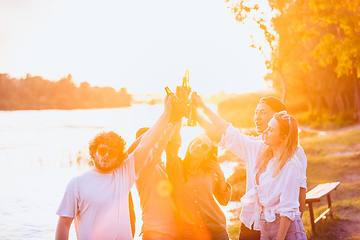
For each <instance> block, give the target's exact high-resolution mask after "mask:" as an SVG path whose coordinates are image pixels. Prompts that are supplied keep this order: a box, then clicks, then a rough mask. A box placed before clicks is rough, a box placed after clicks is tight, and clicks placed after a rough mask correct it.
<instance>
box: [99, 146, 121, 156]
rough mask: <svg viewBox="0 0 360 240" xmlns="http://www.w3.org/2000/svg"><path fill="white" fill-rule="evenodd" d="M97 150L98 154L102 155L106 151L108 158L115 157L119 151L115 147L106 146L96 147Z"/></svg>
mask: <svg viewBox="0 0 360 240" xmlns="http://www.w3.org/2000/svg"><path fill="white" fill-rule="evenodd" d="M97 152H98V154H99V155H100V156H102V157H104V156H105V155H106V153H107V154H108V156H109V158H116V157H117V156H118V154H119V152H118V151H117V150H115V149H108V148H107V147H98V148H97Z"/></svg>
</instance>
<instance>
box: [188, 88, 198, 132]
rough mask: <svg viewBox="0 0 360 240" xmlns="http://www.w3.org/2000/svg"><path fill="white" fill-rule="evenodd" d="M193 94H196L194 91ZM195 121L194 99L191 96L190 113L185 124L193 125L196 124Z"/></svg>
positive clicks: (195, 108)
mask: <svg viewBox="0 0 360 240" xmlns="http://www.w3.org/2000/svg"><path fill="white" fill-rule="evenodd" d="M194 94H196V92H194ZM196 121H197V107H196V102H195V101H194V99H193V98H191V100H190V113H189V118H188V122H187V125H188V126H189V127H195V126H196Z"/></svg>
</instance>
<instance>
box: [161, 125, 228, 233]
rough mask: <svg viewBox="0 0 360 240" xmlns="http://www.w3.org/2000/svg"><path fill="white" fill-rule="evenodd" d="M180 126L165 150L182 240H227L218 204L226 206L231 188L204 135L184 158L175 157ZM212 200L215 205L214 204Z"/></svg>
mask: <svg viewBox="0 0 360 240" xmlns="http://www.w3.org/2000/svg"><path fill="white" fill-rule="evenodd" d="M180 129H181V122H180V123H178V124H177V126H176V128H175V131H174V134H173V136H172V138H171V140H170V141H169V143H168V146H167V147H166V150H165V151H166V169H167V173H168V177H169V181H170V183H171V185H172V187H173V192H174V197H175V202H176V204H177V206H178V209H179V212H180V216H181V218H182V224H181V233H182V238H183V239H188V240H198V239H199V240H200V239H201V240H211V239H219V240H222V239H229V237H228V234H227V232H226V219H225V215H224V213H223V212H222V211H221V209H220V207H219V205H218V203H219V204H221V205H223V206H226V205H227V204H228V202H229V200H230V196H231V186H230V184H229V183H228V182H226V180H225V176H224V173H223V171H222V170H221V168H220V164H219V162H218V159H217V147H215V146H214V144H213V142H212V141H211V140H210V138H209V137H208V136H206V135H200V136H198V137H196V138H195V139H194V140H193V141H192V142H191V143H190V145H189V146H188V149H187V151H186V155H185V158H184V159H183V160H182V159H181V158H180V157H178V153H179V148H180V142H181V136H180ZM214 196H215V198H216V200H217V201H218V203H217V202H216V201H215V199H214Z"/></svg>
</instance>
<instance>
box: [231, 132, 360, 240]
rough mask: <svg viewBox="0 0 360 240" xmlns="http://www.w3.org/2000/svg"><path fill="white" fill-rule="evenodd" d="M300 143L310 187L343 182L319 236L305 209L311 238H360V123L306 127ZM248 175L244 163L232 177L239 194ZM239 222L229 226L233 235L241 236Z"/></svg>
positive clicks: (322, 204)
mask: <svg viewBox="0 0 360 240" xmlns="http://www.w3.org/2000/svg"><path fill="white" fill-rule="evenodd" d="M303 129H306V128H303ZM300 144H301V145H302V147H303V148H304V150H305V153H306V155H307V158H308V166H307V185H308V190H311V189H312V188H313V187H315V186H316V185H317V184H321V183H326V182H335V181H336V182H341V185H340V186H339V187H338V189H337V190H336V191H335V192H334V193H333V194H332V195H331V198H332V205H333V207H334V217H333V219H331V218H329V219H327V220H326V221H323V222H321V223H320V224H319V225H318V227H317V231H318V236H314V235H313V234H312V232H311V226H310V220H309V219H310V217H309V211H308V209H307V208H306V209H305V212H304V215H303V218H302V219H303V223H304V227H305V230H306V232H307V235H308V238H309V239H311V240H325V239H326V240H337V239H355V240H356V239H360V230H359V229H360V216H359V214H358V213H359V212H360V125H353V126H351V127H345V128H341V129H337V130H332V131H309V130H308V129H307V131H305V130H303V132H302V134H300ZM244 177H245V170H244V168H243V167H241V165H240V167H238V168H237V169H236V170H235V173H234V174H233V176H232V177H230V179H229V180H230V181H234V182H233V183H232V184H233V186H234V190H235V192H234V195H235V196H236V197H239V196H242V194H243V192H245V179H244ZM326 204H327V203H326V201H321V202H320V203H318V204H315V206H314V213H315V216H319V214H320V212H322V211H324V210H325V208H326V207H327V205H326ZM235 212H236V210H235ZM239 226H240V223H239V222H238V223H236V224H234V225H231V226H229V227H228V232H229V235H230V238H231V239H238V235H239Z"/></svg>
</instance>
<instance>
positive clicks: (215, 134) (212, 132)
mask: <svg viewBox="0 0 360 240" xmlns="http://www.w3.org/2000/svg"><path fill="white" fill-rule="evenodd" d="M197 121H198V123H199V125H200V127H201V128H202V129H203V130H204V132H205V134H206V135H207V136H208V137H209V138H210V139H211V140H212V141H214V142H217V143H218V142H220V140H221V137H222V135H221V132H220V130H219V129H218V128H217V127H215V125H214V124H212V123H211V122H209V121H208V120H206V119H205V118H204V117H203V116H202V115H201V114H200V113H198V115H197Z"/></svg>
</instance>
